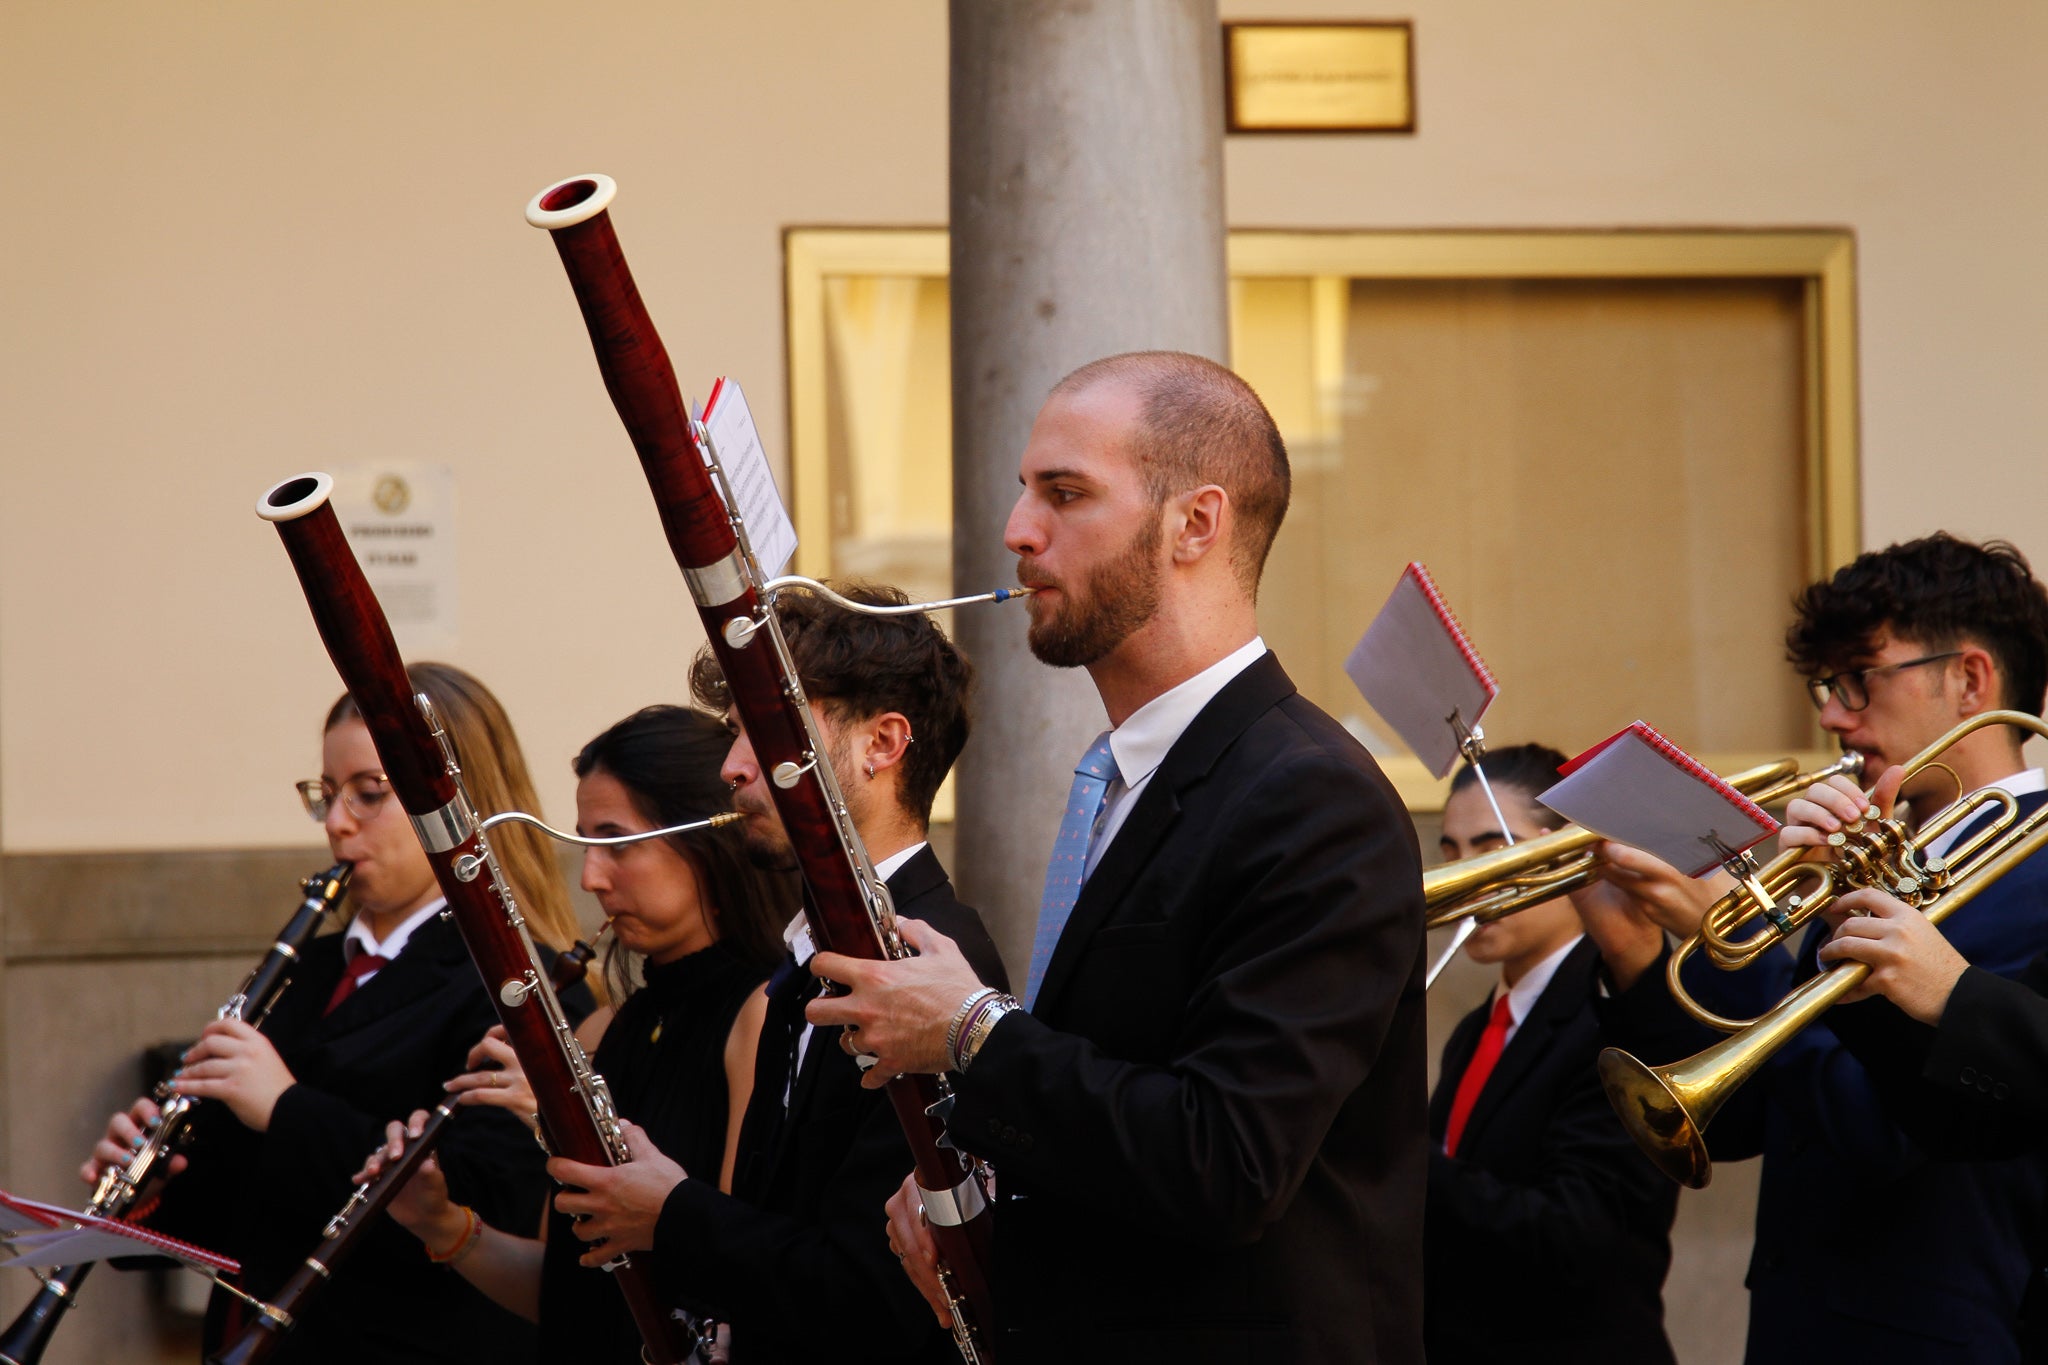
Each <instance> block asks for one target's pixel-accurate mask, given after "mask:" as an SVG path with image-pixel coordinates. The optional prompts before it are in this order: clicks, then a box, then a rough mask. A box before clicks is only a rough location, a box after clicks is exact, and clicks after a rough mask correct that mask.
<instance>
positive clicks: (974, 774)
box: [951, 0, 1229, 988]
mask: <svg viewBox="0 0 2048 1365" xmlns="http://www.w3.org/2000/svg"><path fill="white" fill-rule="evenodd" d="M951 25H952V29H951V117H952V125H951V134H952V186H951V214H952V309H953V578H954V583H955V586H956V588H957V589H958V590H959V591H963V592H969V591H973V592H979V591H985V590H986V589H988V588H992V587H996V586H998V585H1000V584H1004V583H1009V582H1012V581H1014V579H1013V577H1012V575H1013V574H1014V572H1015V564H1016V559H1015V556H1013V555H1011V554H1010V553H1009V552H1008V551H1007V550H1005V549H1004V548H1003V524H1004V522H1005V521H1006V520H1007V519H1008V517H1009V513H1010V508H1011V505H1012V504H1013V503H1014V502H1015V501H1016V498H1017V491H1018V485H1017V461H1018V456H1019V455H1020V454H1021V453H1022V451H1023V449H1024V442H1025V438H1026V436H1027V435H1028V434H1029V433H1030V430H1031V419H1032V417H1033V416H1034V415H1035V414H1036V413H1037V411H1038V405H1039V404H1040V402H1042V401H1043V400H1044V397H1045V394H1046V392H1047V390H1049V389H1050V388H1051V387H1052V386H1053V384H1054V383H1056V382H1057V381H1058V380H1059V379H1060V377H1061V376H1063V375H1065V374H1066V373H1067V372H1068V371H1070V370H1073V369H1075V368H1076V367H1078V366H1080V365H1083V364H1085V363H1087V362H1088V361H1090V360H1095V359H1098V358H1100V357H1102V356H1106V355H1113V354H1116V353H1117V352H1120V351H1136V350H1177V351H1192V352H1195V353H1197V354H1199V355H1205V356H1209V357H1211V358H1213V359H1216V360H1227V359H1228V355H1227V352H1228V349H1229V330H1228V327H1229V324H1228V318H1227V313H1226V305H1227V296H1226V280H1225V269H1224V258H1223V242H1224V231H1223V148H1222V136H1223V103H1222V81H1223V62H1222V56H1221V36H1222V35H1221V29H1220V26H1219V22H1218V19H1217V14H1216V4H1215V0H952V6H951ZM955 620H956V624H957V627H958V630H959V636H960V640H961V644H962V646H963V647H964V648H965V649H966V650H967V651H968V653H969V654H970V655H971V656H972V657H973V659H974V662H975V665H976V667H977V670H978V672H979V675H980V687H979V692H978V700H977V704H976V707H975V724H974V737H973V739H972V740H971V741H970V742H969V744H968V746H967V752H966V754H965V755H964V756H963V757H962V760H961V764H960V768H959V777H958V784H959V785H958V793H959V816H958V820H959V823H958V840H959V842H958V848H957V852H956V853H955V857H954V864H955V865H954V867H953V868H952V872H953V876H954V878H955V880H956V881H957V882H958V883H959V884H960V889H961V894H962V896H963V898H964V899H965V900H966V901H967V903H968V904H970V905H974V906H976V907H978V908H979V909H980V910H981V911H982V913H983V914H984V915H985V916H986V917H987V918H988V922H989V929H990V931H991V932H992V933H993V934H994V935H995V938H996V942H997V944H998V945H999V946H1000V947H1001V948H1002V950H1003V956H1004V958H1005V959H1006V960H1007V961H1008V963H1009V966H1010V971H1011V975H1012V977H1013V978H1014V980H1015V982H1016V984H1017V985H1018V986H1019V987H1020V988H1021V987H1022V985H1023V981H1024V973H1025V968H1026V966H1027V964H1028V963H1029V962H1030V957H1031V939H1032V933H1033V929H1034V927H1035V925H1036V922H1037V916H1038V899H1039V893H1040V891H1041V889H1042V885H1043V881H1044V877H1045V861H1046V857H1047V854H1048V853H1049V852H1050V850H1051V848H1052V840H1053V835H1054V833H1055V832H1056V831H1057V830H1058V828H1059V814H1060V808H1061V805H1062V803H1063V802H1064V800H1065V798H1066V794H1067V789H1068V786H1069V784H1070V783H1071V782H1072V780H1073V765H1074V764H1075V762H1076V761H1078V760H1079V758H1080V757H1081V755H1082V753H1083V752H1084V751H1085V750H1086V749H1087V747H1088V743H1089V741H1090V740H1091V739H1093V738H1094V736H1095V735H1096V734H1097V733H1099V732H1100V731H1101V730H1102V728H1103V726H1104V724H1105V720H1104V716H1103V711H1102V706H1101V704H1100V702H1098V701H1097V700H1096V696H1095V691H1094V688H1093V687H1092V686H1091V685H1090V683H1089V681H1088V676H1087V674H1086V673H1085V672H1083V671H1081V670H1079V669H1070V670H1058V669H1051V668H1047V667H1046V666H1044V665H1043V664H1040V663H1039V662H1038V661H1037V660H1036V659H1034V658H1032V657H1031V653H1030V651H1029V649H1027V648H1026V646H1025V643H1024V625H1025V623H1024V615H1023V609H1022V608H1021V607H1015V606H1005V607H995V608H990V607H981V608H970V609H968V610H966V611H962V612H958V613H956V616H955Z"/></svg>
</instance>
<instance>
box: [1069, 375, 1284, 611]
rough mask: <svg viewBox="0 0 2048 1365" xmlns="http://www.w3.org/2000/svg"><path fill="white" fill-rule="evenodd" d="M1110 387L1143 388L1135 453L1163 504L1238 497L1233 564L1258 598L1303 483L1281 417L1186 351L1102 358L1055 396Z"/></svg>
mask: <svg viewBox="0 0 2048 1365" xmlns="http://www.w3.org/2000/svg"><path fill="white" fill-rule="evenodd" d="M1108 381H1114V382H1118V383H1126V384H1129V385H1130V386H1131V387H1132V388H1133V389H1135V390H1136V391H1137V394H1138V398H1139V402H1140V405H1141V406H1140V418H1139V420H1140V423H1141V428H1140V431H1139V434H1138V436H1137V438H1136V439H1135V440H1134V442H1133V453H1134V454H1135V455H1136V457H1137V461H1138V469H1139V473H1140V476H1141V477H1142V478H1143V479H1144V481H1145V491H1146V492H1147V493H1149V494H1150V495H1151V497H1152V500H1153V502H1154V505H1159V504H1163V503H1164V502H1165V501H1166V500H1167V499H1168V498H1170V497H1173V496H1174V495H1175V494H1178V493H1185V492H1188V491H1189V490H1190V489H1195V488H1200V487H1201V486H1202V485H1204V484H1212V483H1213V484H1215V485H1217V486H1218V487H1220V488H1221V489H1222V490H1223V491H1224V492H1225V493H1226V494H1228V495H1229V497H1230V505H1231V507H1232V508H1233V509H1234V510H1235V512H1236V513H1237V526H1238V529H1237V535H1236V537H1235V539H1234V541H1233V543H1232V544H1231V547H1230V556H1231V564H1232V567H1234V568H1235V569H1236V570H1237V576H1238V581H1239V582H1241V583H1242V584H1243V585H1244V588H1245V591H1246V592H1248V593H1251V594H1253V595H1254V596H1256V595H1257V593H1258V589H1259V576H1260V574H1262V573H1263V572H1264V571H1265V568H1266V555H1267V553H1268V552H1269V551H1271V550H1272V548H1273V537H1274V536H1276V535H1278V534H1279V532H1280V523H1281V521H1282V520H1283V519H1284V518H1285V517H1286V515H1287V499H1288V495H1289V492H1290V491H1291V488H1292V485H1293V479H1292V476H1291V474H1290V473H1289V471H1288V467H1287V446H1286V444H1285V443H1284V442H1283V441H1282V440H1281V439H1280V428H1279V427H1278V426H1276V425H1275V424H1274V422H1273V415H1272V414H1271V413H1269V412H1267V411H1266V405H1265V404H1264V403H1262V402H1260V401H1259V396H1258V394H1256V393H1254V392H1253V391H1252V386H1251V385H1249V384H1247V383H1245V382H1244V380H1242V379H1240V378H1239V377H1238V376H1237V375H1235V374H1233V373H1232V372H1231V371H1230V370H1228V369H1226V368H1224V367H1223V366H1221V365H1218V364H1217V363H1216V362H1215V361H1213V360H1207V359H1204V358H1203V357H1201V356H1198V355H1189V354H1187V353H1186V352H1183V351H1130V352H1127V353H1126V354H1123V355H1113V356H1109V357H1107V358H1105V359H1102V360H1097V361H1092V362H1090V363H1089V364H1086V365H1083V366H1082V367H1081V368H1080V369H1078V370H1075V371H1074V372H1073V373H1072V374H1070V375H1068V376H1067V377H1066V378H1065V379H1062V380H1061V381H1060V382H1059V383H1058V384H1056V385H1054V386H1053V393H1054V394H1055V395H1058V394H1072V393H1079V392H1081V391H1083V390H1085V389H1090V388H1093V387H1094V386H1095V385H1097V384H1100V383H1104V382H1108Z"/></svg>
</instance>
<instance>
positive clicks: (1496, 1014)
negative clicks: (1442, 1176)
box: [1444, 992, 1514, 1156]
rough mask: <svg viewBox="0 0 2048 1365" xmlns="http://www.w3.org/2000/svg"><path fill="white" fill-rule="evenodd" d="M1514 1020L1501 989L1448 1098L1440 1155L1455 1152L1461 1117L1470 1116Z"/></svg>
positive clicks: (1462, 1124)
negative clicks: (1463, 1072)
mask: <svg viewBox="0 0 2048 1365" xmlns="http://www.w3.org/2000/svg"><path fill="white" fill-rule="evenodd" d="M1513 1022H1514V1014H1513V1013H1512V1012H1511V1011H1510V1010H1509V1009H1508V997H1507V995H1506V993H1505V992H1503V993H1502V994H1501V995H1500V996H1499V997H1498V998H1497V999H1495V1000H1494V1002H1493V1014H1492V1016H1491V1017H1490V1018H1488V1019H1487V1021H1486V1031H1485V1032H1484V1033H1482V1034H1480V1035H1479V1047H1478V1050H1477V1051H1475V1052H1473V1054H1472V1060H1471V1061H1470V1062H1469V1063H1467V1064H1466V1066H1465V1074H1464V1075H1463V1076H1462V1077H1460V1078H1459V1080H1458V1093H1457V1094H1456V1095H1455V1096H1454V1097H1452V1099H1451V1118H1450V1122H1448V1123H1446V1124H1445V1125H1444V1155H1445V1156H1456V1155H1457V1154H1458V1139H1459V1138H1461V1137H1463V1136H1464V1135H1465V1120H1467V1119H1469V1118H1471V1117H1472V1106H1473V1105H1475V1104H1477V1103H1479V1092H1480V1091H1482V1090H1484V1089H1485V1088H1486V1078H1487V1077H1488V1076H1491V1075H1492V1074H1493V1064H1494V1063H1495V1062H1497V1061H1499V1060H1500V1051H1501V1049H1502V1048H1504V1047H1506V1046H1507V1042H1508V1025H1509V1024H1511V1023H1513Z"/></svg>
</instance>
